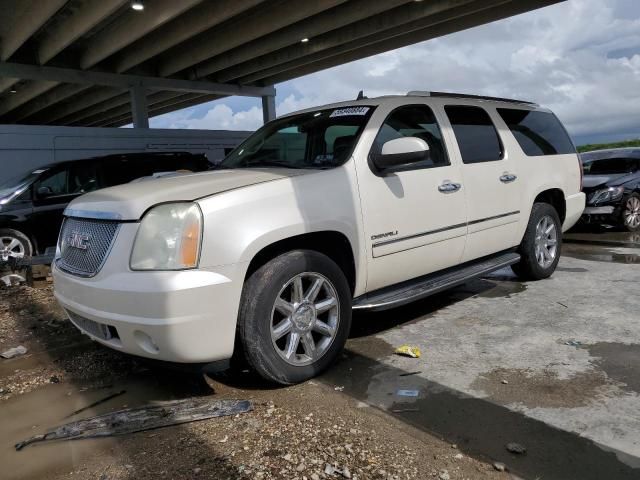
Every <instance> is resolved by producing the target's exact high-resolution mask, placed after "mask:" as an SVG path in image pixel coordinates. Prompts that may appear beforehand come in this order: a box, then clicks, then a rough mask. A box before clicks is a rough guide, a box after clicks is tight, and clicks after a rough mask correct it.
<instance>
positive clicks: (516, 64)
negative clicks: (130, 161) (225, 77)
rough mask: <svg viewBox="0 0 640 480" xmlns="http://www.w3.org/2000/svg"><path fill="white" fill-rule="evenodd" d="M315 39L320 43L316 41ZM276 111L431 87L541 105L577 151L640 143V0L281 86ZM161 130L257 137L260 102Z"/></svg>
mask: <svg viewBox="0 0 640 480" xmlns="http://www.w3.org/2000/svg"><path fill="white" fill-rule="evenodd" d="M311 41H313V39H311ZM276 89H277V96H276V112H277V114H278V115H283V114H285V113H289V112H292V111H295V110H299V109H302V108H308V107H314V106H319V105H323V104H327V103H332V102H336V101H342V100H348V99H355V97H356V95H357V93H358V91H360V90H364V92H365V95H367V96H368V97H374V96H378V95H390V94H405V93H407V92H408V91H410V90H433V91H449V92H460V93H470V94H478V95H492V96H497V97H507V98H518V99H524V100H530V101H534V102H536V103H539V104H541V105H543V106H545V107H548V108H551V109H552V110H553V111H554V112H555V113H556V114H557V115H558V117H559V118H560V119H561V120H562V122H563V123H564V124H565V126H566V127H567V130H568V131H569V133H570V134H571V136H572V137H573V139H574V142H575V143H576V144H578V145H582V144H585V143H595V142H609V141H619V140H627V139H633V138H640V0H568V1H566V2H563V3H560V4H557V5H553V6H550V7H546V8H542V9H539V10H535V11H533V12H529V13H525V14H522V15H518V16H516V17H512V18H509V19H506V20H501V21H497V22H493V23H491V24H487V25H483V26H480V27H476V28H473V29H469V30H465V31H462V32H458V33H454V34H451V35H447V36H445V37H441V38H437V39H434V40H429V41H426V42H422V43H418V44H415V45H411V46H408V47H404V48H401V49H398V50H392V51H389V52H386V53H382V54H379V55H375V56H372V57H368V58H364V59H361V60H358V61H355V62H351V63H348V64H344V65H341V66H338V67H334V68H331V69H327V70H323V71H321V72H317V73H314V74H311V75H307V76H304V77H300V78H297V79H294V80H290V81H288V82H284V83H281V84H278V85H276ZM150 124H151V126H152V127H153V128H198V129H223V130H255V129H257V128H258V127H259V126H260V125H261V124H262V109H261V105H260V99H256V98H242V97H229V98H224V99H221V100H217V101H214V102H209V103H206V104H202V105H198V106H195V107H191V108H188V109H184V110H180V111H176V112H172V113H169V114H165V115H162V116H158V117H155V118H152V119H151V120H150Z"/></svg>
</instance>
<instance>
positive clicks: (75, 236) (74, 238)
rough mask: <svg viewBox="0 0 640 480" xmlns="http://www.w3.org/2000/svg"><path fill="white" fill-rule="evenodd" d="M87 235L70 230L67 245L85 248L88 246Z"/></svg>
mask: <svg viewBox="0 0 640 480" xmlns="http://www.w3.org/2000/svg"><path fill="white" fill-rule="evenodd" d="M90 238H91V237H89V235H87V234H84V233H79V232H71V235H69V239H68V241H69V246H70V247H73V248H79V249H80V250H86V249H87V248H88V247H89V239H90Z"/></svg>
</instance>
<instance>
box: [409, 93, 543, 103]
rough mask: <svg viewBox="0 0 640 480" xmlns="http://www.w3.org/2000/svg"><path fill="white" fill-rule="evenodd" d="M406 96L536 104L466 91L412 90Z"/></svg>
mask: <svg viewBox="0 0 640 480" xmlns="http://www.w3.org/2000/svg"><path fill="white" fill-rule="evenodd" d="M407 97H440V98H470V99H473V100H493V101H495V102H508V103H522V104H525V105H538V104H537V103H535V102H528V101H526V100H515V99H513V98H500V97H488V96H485V95H469V94H466V93H450V92H426V91H420V90H413V91H411V92H408V93H407Z"/></svg>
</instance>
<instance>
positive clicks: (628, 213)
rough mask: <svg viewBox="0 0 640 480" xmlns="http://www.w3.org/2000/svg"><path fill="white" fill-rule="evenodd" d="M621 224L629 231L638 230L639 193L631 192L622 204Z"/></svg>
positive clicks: (639, 228) (639, 221)
mask: <svg viewBox="0 0 640 480" xmlns="http://www.w3.org/2000/svg"><path fill="white" fill-rule="evenodd" d="M621 220H622V225H623V226H624V228H626V229H627V230H628V231H630V232H640V195H638V194H637V193H632V194H631V195H629V196H628V197H627V198H625V200H624V203H623V205H622V218H621Z"/></svg>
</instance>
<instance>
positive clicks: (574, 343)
mask: <svg viewBox="0 0 640 480" xmlns="http://www.w3.org/2000/svg"><path fill="white" fill-rule="evenodd" d="M564 344H565V345H569V346H570V347H579V346H581V345H582V342H579V341H578V340H567V341H566V342H564Z"/></svg>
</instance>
